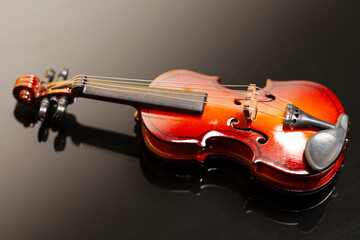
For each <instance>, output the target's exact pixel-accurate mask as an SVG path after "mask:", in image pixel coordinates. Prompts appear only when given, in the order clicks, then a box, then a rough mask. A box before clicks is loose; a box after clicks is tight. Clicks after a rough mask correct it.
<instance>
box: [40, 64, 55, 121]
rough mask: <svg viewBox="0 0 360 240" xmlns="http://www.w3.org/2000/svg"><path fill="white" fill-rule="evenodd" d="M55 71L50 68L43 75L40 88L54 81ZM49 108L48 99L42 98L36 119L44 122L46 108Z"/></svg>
mask: <svg viewBox="0 0 360 240" xmlns="http://www.w3.org/2000/svg"><path fill="white" fill-rule="evenodd" d="M54 76H55V71H54V69H52V68H49V69H48V70H46V72H45V74H44V75H43V77H42V79H41V82H40V86H42V85H45V84H48V83H50V82H52V81H53V80H54ZM49 107H50V101H49V98H43V99H42V100H41V102H40V109H39V113H38V118H39V119H40V120H42V121H44V120H45V116H46V112H47V110H48V108H49Z"/></svg>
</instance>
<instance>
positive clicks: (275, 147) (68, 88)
mask: <svg viewBox="0 0 360 240" xmlns="http://www.w3.org/2000/svg"><path fill="white" fill-rule="evenodd" d="M53 77H54V71H48V72H47V74H46V75H45V76H44V78H43V80H42V81H40V80H39V79H38V78H37V77H36V76H34V75H25V76H22V77H20V78H18V80H17V81H16V83H15V87H14V90H13V93H14V96H15V97H16V98H17V99H18V100H19V101H20V102H23V103H26V104H28V105H32V106H35V107H40V110H39V117H40V118H45V115H46V112H47V109H48V107H49V106H50V105H51V104H56V105H57V108H56V111H55V114H54V115H55V117H57V118H59V117H61V115H62V114H63V113H64V111H65V109H66V106H67V104H68V103H72V102H73V101H74V99H75V98H76V97H85V98H92V99H98V100H104V101H110V102H117V103H124V104H129V105H132V106H134V107H136V108H137V110H138V114H137V115H136V119H137V120H138V121H140V122H141V126H142V132H143V137H144V140H145V143H146V146H147V147H148V148H149V149H150V151H151V152H153V153H155V154H156V155H157V156H159V157H161V158H163V159H167V160H173V161H191V160H194V161H198V162H204V161H205V159H206V158H207V157H209V156H226V157H228V158H231V159H234V160H235V161H238V162H240V163H243V164H244V165H245V166H246V167H248V168H249V169H250V172H251V175H252V177H253V178H255V179H257V180H259V181H261V182H264V183H266V184H268V185H270V186H273V187H276V188H280V189H283V190H288V191H293V192H310V191H315V190H318V189H320V188H321V187H323V186H325V185H326V184H327V183H329V181H330V180H331V179H332V178H333V177H334V176H335V174H336V172H337V171H338V169H339V168H340V166H341V164H342V162H343V160H344V157H345V151H344V150H345V149H346V145H347V132H348V125H349V120H348V116H347V115H346V114H344V109H343V107H342V106H341V104H340V102H339V100H338V99H337V98H336V96H335V95H334V94H333V93H332V92H331V91H329V90H328V89H327V88H325V87H324V86H322V85H320V84H317V83H313V82H307V81H289V82H276V81H271V80H268V82H267V85H266V87H265V88H263V89H261V88H258V87H256V86H255V85H253V84H251V85H231V87H238V88H245V89H246V90H231V89H229V88H226V87H230V86H229V85H225V86H222V85H220V84H219V78H218V77H210V76H206V75H202V74H199V73H195V72H191V71H187V70H175V71H170V72H167V73H164V74H162V75H160V76H159V77H158V78H156V79H155V80H154V81H148V80H143V79H128V78H110V77H101V76H90V75H78V76H75V77H73V78H72V79H70V80H65V79H66V77H67V71H65V70H62V71H61V72H60V74H59V77H58V79H57V80H56V81H52V79H53ZM147 84H150V85H149V86H146V85H147ZM314 116H316V117H317V118H316V117H314ZM320 119H321V120H320Z"/></svg>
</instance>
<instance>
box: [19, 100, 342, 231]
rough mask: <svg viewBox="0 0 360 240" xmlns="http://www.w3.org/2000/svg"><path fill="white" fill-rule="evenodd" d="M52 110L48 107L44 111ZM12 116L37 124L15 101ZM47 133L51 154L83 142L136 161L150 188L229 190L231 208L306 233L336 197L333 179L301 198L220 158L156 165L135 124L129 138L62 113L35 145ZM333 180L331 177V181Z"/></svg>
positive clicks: (202, 191)
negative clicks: (240, 208)
mask: <svg viewBox="0 0 360 240" xmlns="http://www.w3.org/2000/svg"><path fill="white" fill-rule="evenodd" d="M53 110H54V109H52V108H50V109H49V111H53ZM14 115H15V117H16V119H17V120H18V121H19V122H21V123H23V124H24V126H25V127H28V126H30V125H33V124H35V123H36V122H37V115H38V112H37V111H36V109H35V108H31V107H29V106H26V105H23V104H20V103H18V104H17V105H16V108H15V111H14ZM50 129H51V130H52V131H54V132H56V133H57V136H56V137H55V141H54V147H55V150H56V151H62V150H64V149H65V142H66V139H67V138H70V139H71V140H72V142H73V143H74V144H75V145H80V144H85V145H88V146H95V147H96V148H100V149H106V150H109V151H111V152H114V153H119V154H122V155H126V156H131V157H134V159H138V160H139V163H140V167H141V170H142V173H143V175H144V177H145V178H146V179H147V180H148V181H149V182H150V183H151V184H153V185H154V186H156V187H158V188H160V189H164V190H166V191H168V192H173V193H174V194H189V193H193V194H196V196H198V197H201V196H202V195H206V193H207V191H218V190H220V191H224V190H225V191H231V192H232V193H236V194H238V195H239V198H238V200H237V201H236V203H235V204H236V205H237V206H244V209H243V210H244V211H245V212H246V213H247V214H254V213H255V214H260V215H262V216H265V217H267V218H269V219H271V220H272V221H274V222H276V223H280V224H284V225H291V226H297V228H298V229H299V230H300V231H302V232H309V231H311V230H312V229H314V228H315V226H317V225H318V223H319V222H320V221H321V220H322V219H323V217H324V216H325V213H326V209H327V206H328V205H329V204H330V202H331V200H332V199H333V198H335V197H336V188H337V187H336V182H337V181H336V180H335V181H331V184H329V185H328V186H326V187H325V188H324V189H322V190H321V191H318V192H316V193H313V194H306V195H302V196H298V195H295V196H293V195H289V194H284V193H280V192H276V191H274V190H272V189H269V188H265V187H264V186H262V185H261V184H256V183H254V182H252V181H249V174H248V172H247V171H246V169H244V168H243V167H242V166H241V165H240V164H237V163H235V162H233V161H229V160H227V159H224V158H210V159H208V160H207V161H206V162H205V164H202V165H195V167H194V165H193V164H185V163H175V162H168V161H162V160H160V159H158V158H156V157H155V156H154V155H153V154H151V153H150V152H149V151H147V149H146V148H145V147H144V144H143V141H142V139H143V138H142V133H141V128H140V123H139V122H138V123H137V124H136V125H135V128H134V130H135V136H134V135H133V134H131V135H124V134H121V133H116V132H112V131H108V130H104V129H99V128H95V127H90V126H86V125H83V124H81V123H79V122H78V121H77V120H76V117H75V116H74V115H72V114H69V113H64V115H63V116H62V118H61V120H59V121H57V120H54V119H52V118H46V119H45V121H43V122H42V123H41V127H40V128H39V131H38V132H39V134H38V137H39V141H46V139H47V134H48V133H49V132H50ZM335 178H336V179H337V176H336V177H335Z"/></svg>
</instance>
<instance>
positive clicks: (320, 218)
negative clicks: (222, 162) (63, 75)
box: [0, 0, 360, 239]
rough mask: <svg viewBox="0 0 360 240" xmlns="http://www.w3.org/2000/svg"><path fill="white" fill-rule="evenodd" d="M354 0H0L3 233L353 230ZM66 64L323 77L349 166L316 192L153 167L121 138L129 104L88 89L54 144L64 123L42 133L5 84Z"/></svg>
mask: <svg viewBox="0 0 360 240" xmlns="http://www.w3.org/2000/svg"><path fill="white" fill-rule="evenodd" d="M356 2H357V1H343V0H339V1H327V0H326V1H325V0H324V1H288V0H284V1H267V0H263V1H258V0H256V1H250V0H249V1H210V0H204V1H198V0H195V1H194V0H191V1H190V0H188V1H160V0H156V1H145V0H143V1H137V0H126V1H70V0H68V1H66V0H64V1H41V0H38V1H25V0H23V1H1V2H0V68H1V73H2V80H1V83H2V87H1V90H0V91H1V94H0V105H1V108H0V109H1V116H0V123H1V125H0V131H1V132H0V133H1V135H0V158H1V159H0V238H1V239H278V238H284V239H286V238H291V239H359V238H360V205H359V201H360V193H359V187H360V177H359V176H360V174H359V170H360V161H359V150H358V149H359V147H360V145H359V137H358V136H357V133H359V124H358V122H359V121H360V118H359V116H360V115H359V107H358V106H357V104H358V99H359V93H358V91H359V86H360V84H359V76H360V71H359V66H360V65H359V64H360V48H359V43H360V37H359V24H360V18H359V4H356ZM62 66H66V67H69V68H70V76H73V75H76V74H79V73H86V74H93V75H105V76H119V77H132V78H143V79H153V78H155V77H156V76H158V75H159V74H161V73H163V72H165V71H168V70H171V69H178V68H184V69H190V70H193V71H197V72H200V73H204V74H208V75H217V76H220V77H221V78H222V83H223V84H230V83H237V84H247V83H256V84H257V85H259V86H264V85H265V80H266V78H269V77H270V78H272V79H275V80H295V79H306V80H311V81H316V82H319V83H322V84H324V85H325V86H327V87H328V88H330V89H331V90H332V91H333V92H334V93H335V94H336V95H337V96H338V98H339V99H340V101H341V102H342V104H343V105H344V107H345V111H346V112H347V113H348V115H349V116H350V121H351V122H352V125H351V132H350V149H349V150H348V153H347V157H346V160H345V166H344V167H343V168H342V169H341V173H340V176H339V177H338V179H337V181H336V183H334V186H331V189H330V190H328V192H327V193H325V195H326V194H329V197H327V198H326V197H325V198H324V201H322V200H321V199H320V200H319V199H318V198H315V199H312V198H309V199H310V200H309V199H308V198H307V199H306V200H303V198H297V199H296V198H295V199H294V198H289V199H288V198H287V197H286V196H277V194H276V193H274V192H272V191H267V190H266V189H262V188H261V187H260V188H259V187H257V186H255V185H256V184H251V183H249V182H248V181H247V179H246V178H244V179H242V178H237V177H236V175H241V174H237V173H233V172H231V173H228V174H223V172H220V174H219V173H214V174H213V173H211V174H210V173H208V172H206V171H202V170H199V171H194V172H192V170H191V171H190V173H191V174H189V172H187V170H185V173H184V174H183V172H181V174H183V175H181V174H178V173H177V172H176V170H174V169H173V168H172V169H171V170H169V171H167V170H166V169H165V170H164V171H163V172H164V174H163V173H161V171H160V177H159V176H158V175H157V174H156V173H159V172H158V171H157V170H153V167H154V166H155V169H157V167H158V165H157V160H156V159H155V160H154V161H155V163H156V164H155V165H154V164H153V165H151V164H150V167H149V166H147V165H146V164H144V162H145V163H146V162H147V161H146V159H148V158H149V159H152V158H151V157H146V156H147V155H148V154H147V153H146V150H144V149H143V148H141V147H134V146H133V144H132V142H131V141H129V140H127V139H126V137H125V136H124V135H132V136H134V131H133V129H134V125H135V123H134V121H133V113H134V109H133V108H131V107H128V106H122V105H116V104H110V103H103V102H96V101H92V100H86V99H79V100H78V101H77V102H76V104H74V105H71V106H69V108H68V113H69V114H68V115H66V117H65V118H64V119H65V120H64V122H65V123H63V125H64V124H65V126H67V127H65V130H64V128H63V133H62V134H63V135H65V136H66V135H67V134H70V133H71V134H72V135H73V136H72V138H73V141H71V139H70V137H67V138H66V140H67V143H66V148H65V149H64V150H63V151H55V147H54V141H55V139H56V136H58V134H59V133H58V132H57V131H51V133H50V135H49V138H48V140H47V142H46V143H43V142H42V143H39V142H38V140H37V139H38V131H39V128H40V125H41V124H40V123H37V124H36V125H35V127H33V128H25V127H24V125H23V124H22V123H20V122H19V121H18V120H16V118H15V116H14V110H15V106H16V101H15V99H14V98H13V96H12V94H11V91H12V87H13V84H14V82H15V80H16V78H17V77H18V76H20V75H23V74H29V73H33V74H36V75H38V76H41V75H42V74H43V72H44V71H45V70H46V68H48V67H52V68H54V69H56V70H59V69H60V67H62ZM314 104H316V103H314ZM20 112H21V111H20ZM74 116H75V117H76V120H75V119H74ZM26 119H29V118H26ZM75 123H77V124H81V126H82V127H79V126H80V125H77V124H75ZM84 126H88V127H93V129H92V130H93V131H90V130H89V129H88V128H86V127H84ZM55 130H56V129H55ZM104 130H107V131H108V132H104ZM64 132H65V133H64ZM84 133H85V134H84ZM117 133H118V134H117ZM71 134H70V135H71ZM121 134H124V135H121ZM94 136H95V137H94ZM96 136H99V137H96ZM100 136H101V137H100ZM62 139H64V138H62ZM74 140H75V142H80V145H79V146H77V145H76V144H74ZM60 142H61V141H60ZM85 142H87V144H86V143H85ZM127 144H128V145H127ZM93 145H98V147H96V146H93ZM100 145H101V147H99V146H100ZM133 147H134V149H133ZM57 148H59V145H58V147H57ZM58 150H59V149H58ZM138 155H139V156H140V157H139V156H138ZM143 155H144V156H145V157H144V156H143ZM144 159H145V160H144ZM159 164H160V166H161V167H160V168H161V169H163V167H162V165H161V163H159ZM166 168H167V167H166ZM154 172H155V174H154ZM225 172H226V171H225ZM167 173H169V175H167ZM153 174H154V176H153ZM229 176H232V177H229ZM272 196H274V198H272ZM277 200H279V202H280V204H277V203H276V202H277ZM293 202H294V203H296V204H292V203H293ZM298 203H300V204H298ZM302 203H303V205H301V204H302ZM289 205H290V206H289ZM306 209H307V210H306Z"/></svg>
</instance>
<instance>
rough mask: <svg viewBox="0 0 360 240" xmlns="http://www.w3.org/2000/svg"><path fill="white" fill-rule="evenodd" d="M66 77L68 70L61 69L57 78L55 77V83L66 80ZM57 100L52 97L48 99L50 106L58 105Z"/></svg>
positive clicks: (55, 97)
mask: <svg viewBox="0 0 360 240" xmlns="http://www.w3.org/2000/svg"><path fill="white" fill-rule="evenodd" d="M68 75H69V69H68V68H65V67H63V68H61V70H60V72H59V74H58V76H57V78H56V80H55V81H64V80H66V79H67V77H68ZM58 100H59V98H58V97H57V96H52V97H51V98H50V103H51V104H52V105H55V104H57V103H58Z"/></svg>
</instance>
